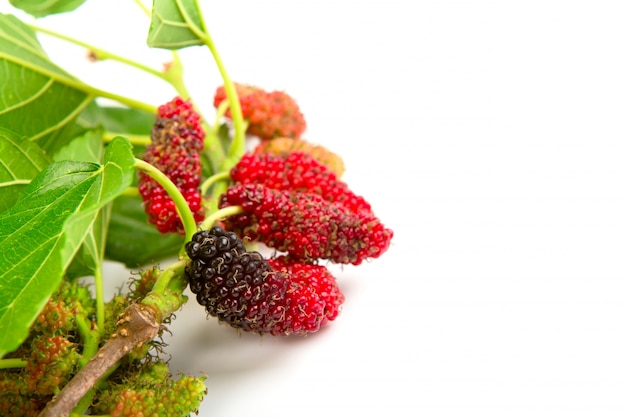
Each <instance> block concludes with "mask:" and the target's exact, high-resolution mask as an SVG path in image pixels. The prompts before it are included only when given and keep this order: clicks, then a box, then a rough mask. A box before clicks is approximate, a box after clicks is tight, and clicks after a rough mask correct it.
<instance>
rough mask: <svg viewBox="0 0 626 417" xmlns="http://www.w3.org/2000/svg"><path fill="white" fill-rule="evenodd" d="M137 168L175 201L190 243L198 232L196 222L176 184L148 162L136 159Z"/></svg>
mask: <svg viewBox="0 0 626 417" xmlns="http://www.w3.org/2000/svg"><path fill="white" fill-rule="evenodd" d="M134 166H135V168H137V169H140V170H142V171H144V172H145V173H147V174H148V175H150V177H152V178H153V179H154V180H155V181H156V182H157V183H159V185H160V186H161V187H163V189H164V190H165V192H166V193H167V195H168V196H169V197H170V198H171V199H172V201H174V205H175V206H176V210H177V211H178V215H179V216H180V219H181V221H182V222H183V227H184V228H185V236H186V240H187V241H189V240H191V238H192V237H193V234H194V233H195V232H196V230H197V225H196V220H195V219H194V217H193V214H192V213H191V210H190V209H189V205H188V204H187V201H186V200H185V197H183V195H182V193H181V192H180V190H179V189H178V188H177V187H176V184H174V183H173V182H172V180H171V179H169V178H168V177H167V175H165V174H164V173H163V172H161V171H159V170H158V169H157V168H156V167H154V166H153V165H150V164H149V163H147V162H146V161H142V160H141V159H138V158H135V165H134Z"/></svg>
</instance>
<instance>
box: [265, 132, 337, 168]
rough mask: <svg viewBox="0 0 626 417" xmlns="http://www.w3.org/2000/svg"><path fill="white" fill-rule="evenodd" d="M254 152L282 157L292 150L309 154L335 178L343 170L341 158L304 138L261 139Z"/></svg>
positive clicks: (292, 151)
mask: <svg viewBox="0 0 626 417" xmlns="http://www.w3.org/2000/svg"><path fill="white" fill-rule="evenodd" d="M253 152H254V153H263V154H265V153H271V154H275V155H280V156H282V157H284V158H286V157H287V156H289V155H290V154H292V153H294V152H303V153H306V154H309V155H311V156H312V157H313V159H315V160H316V161H317V162H319V163H320V164H322V165H324V166H325V167H327V168H328V169H329V170H331V171H332V172H333V173H334V174H335V175H336V176H337V178H341V176H342V175H343V173H344V171H345V166H344V163H343V159H341V157H340V156H339V155H337V154H336V153H333V152H331V151H330V150H328V149H327V148H326V147H324V146H322V145H315V144H313V143H311V142H309V141H306V140H304V139H296V138H285V137H281V138H274V139H270V140H262V141H261V142H260V143H259V144H258V145H257V146H256V147H255V148H254V150H253Z"/></svg>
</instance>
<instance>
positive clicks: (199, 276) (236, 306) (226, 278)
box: [185, 226, 288, 333]
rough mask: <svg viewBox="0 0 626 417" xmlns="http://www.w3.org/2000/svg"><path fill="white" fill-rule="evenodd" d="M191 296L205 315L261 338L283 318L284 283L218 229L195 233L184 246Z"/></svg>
mask: <svg viewBox="0 0 626 417" xmlns="http://www.w3.org/2000/svg"><path fill="white" fill-rule="evenodd" d="M185 249H186V251H187V255H188V256H189V258H190V259H191V262H190V263H189V265H188V266H187V268H186V269H185V275H186V276H187V278H188V280H189V288H190V290H191V292H193V293H194V294H196V299H197V300H198V303H199V304H201V305H203V306H205V308H206V310H207V312H208V313H209V314H210V315H212V316H216V317H217V318H218V319H219V320H221V321H224V322H226V323H228V324H230V325H231V326H233V327H235V328H239V329H243V330H245V331H253V332H259V333H263V332H266V330H267V329H268V328H271V327H272V324H273V322H275V321H278V320H280V319H281V318H282V317H283V316H284V310H285V308H284V305H282V303H281V301H282V299H283V298H284V295H285V291H286V289H287V284H288V283H287V280H286V279H285V278H284V277H283V276H282V275H279V274H274V273H272V269H271V267H270V265H269V264H268V263H267V262H266V261H265V260H264V259H263V257H262V256H261V254H260V253H258V252H247V251H246V248H245V246H244V244H243V242H242V241H241V240H240V239H239V238H238V237H237V236H236V235H235V234H234V233H232V232H226V231H224V230H223V229H222V228H220V227H219V226H215V227H213V228H212V229H211V230H210V231H206V230H205V231H200V232H197V233H196V234H195V235H194V237H193V239H192V240H191V241H189V242H188V243H187V244H186V245H185Z"/></svg>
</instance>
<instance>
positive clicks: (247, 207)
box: [220, 184, 393, 265]
mask: <svg viewBox="0 0 626 417" xmlns="http://www.w3.org/2000/svg"><path fill="white" fill-rule="evenodd" d="M228 206H241V208H242V209H243V213H241V214H238V215H234V216H231V217H228V218H227V219H225V221H224V225H225V227H226V229H227V230H231V231H233V232H234V233H236V234H237V235H239V236H242V237H244V238H246V239H249V240H253V241H254V240H258V241H260V242H262V243H264V244H265V245H267V246H269V247H271V248H275V249H276V250H278V251H281V252H288V253H289V254H291V255H292V256H293V257H295V258H297V259H299V260H309V261H312V260H316V259H328V260H330V261H332V262H335V263H343V264H353V265H358V264H360V263H361V262H363V261H364V260H366V259H368V258H377V257H379V256H380V255H381V254H382V253H384V252H385V251H386V250H387V249H388V248H389V245H390V242H391V238H392V237H393V232H392V231H391V230H390V229H387V228H385V226H384V225H383V224H382V223H381V222H380V220H378V218H376V217H375V216H374V215H372V214H371V213H369V212H365V211H360V212H358V213H351V212H347V211H346V210H345V209H344V208H343V207H342V206H340V205H339V204H333V203H330V202H328V201H326V200H324V199H323V198H321V197H320V196H318V195H314V194H303V193H296V192H288V191H280V190H275V189H271V188H267V187H265V186H263V185H260V184H246V185H242V184H236V185H232V186H230V187H229V188H228V190H227V191H226V192H225V193H224V194H222V196H221V198H220V208H224V207H228Z"/></svg>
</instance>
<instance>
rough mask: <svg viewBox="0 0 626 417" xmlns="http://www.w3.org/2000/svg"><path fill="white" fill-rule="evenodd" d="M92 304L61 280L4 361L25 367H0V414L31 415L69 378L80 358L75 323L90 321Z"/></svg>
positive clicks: (83, 291) (84, 290)
mask: <svg viewBox="0 0 626 417" xmlns="http://www.w3.org/2000/svg"><path fill="white" fill-rule="evenodd" d="M94 314H95V302H94V300H93V299H92V298H91V296H90V293H89V289H88V288H86V287H84V286H82V285H79V284H78V283H76V282H69V281H63V282H62V283H61V285H60V286H59V288H58V289H57V290H56V291H55V293H54V294H53V295H52V297H50V299H49V300H48V302H47V303H46V305H45V307H44V308H43V310H42V311H41V312H40V314H39V316H38V317H37V318H36V319H35V322H34V323H33V326H32V327H31V330H30V337H29V338H28V339H26V341H24V343H22V345H21V346H20V347H19V348H18V349H17V350H16V351H14V352H12V353H9V354H8V355H7V356H6V357H5V358H20V359H23V360H24V361H25V366H24V367H22V368H14V369H0V415H2V416H36V415H38V414H39V413H40V412H41V410H43V408H44V407H45V405H46V404H47V403H48V402H49V401H50V399H51V398H52V396H53V394H54V393H56V391H57V390H58V389H59V388H60V387H63V385H64V384H65V383H67V382H68V381H69V380H70V378H71V377H72V376H73V375H74V373H75V372H76V370H77V369H78V366H79V361H80V359H81V353H80V352H81V350H82V345H81V344H80V338H79V337H78V320H91V319H92V318H93V316H94Z"/></svg>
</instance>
